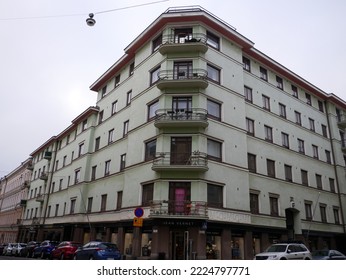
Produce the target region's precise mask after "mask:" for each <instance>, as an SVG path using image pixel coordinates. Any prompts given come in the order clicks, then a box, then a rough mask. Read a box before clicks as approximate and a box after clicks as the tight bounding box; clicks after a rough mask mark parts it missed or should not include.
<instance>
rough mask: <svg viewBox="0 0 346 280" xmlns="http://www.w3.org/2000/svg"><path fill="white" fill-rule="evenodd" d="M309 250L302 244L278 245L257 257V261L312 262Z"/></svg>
mask: <svg viewBox="0 0 346 280" xmlns="http://www.w3.org/2000/svg"><path fill="white" fill-rule="evenodd" d="M311 259H312V256H311V253H310V251H309V249H308V248H307V247H306V246H305V245H304V244H301V243H278V244H273V245H271V246H269V247H268V249H267V250H266V251H265V252H263V253H260V254H257V255H256V256H255V260H311Z"/></svg>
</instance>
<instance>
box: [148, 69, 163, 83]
mask: <svg viewBox="0 0 346 280" xmlns="http://www.w3.org/2000/svg"><path fill="white" fill-rule="evenodd" d="M160 69H161V67H160V66H159V67H157V68H155V69H154V70H152V71H151V72H150V85H153V84H155V83H156V82H157V81H158V80H159V72H160Z"/></svg>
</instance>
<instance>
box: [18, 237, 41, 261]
mask: <svg viewBox="0 0 346 280" xmlns="http://www.w3.org/2000/svg"><path fill="white" fill-rule="evenodd" d="M38 245H39V243H38V242H36V241H29V242H28V243H27V245H26V246H25V247H24V248H23V249H22V250H21V251H20V256H21V257H27V258H31V257H32V253H33V252H34V249H35V248H36V247H37V246H38Z"/></svg>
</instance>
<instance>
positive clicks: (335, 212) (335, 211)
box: [333, 207, 340, 225]
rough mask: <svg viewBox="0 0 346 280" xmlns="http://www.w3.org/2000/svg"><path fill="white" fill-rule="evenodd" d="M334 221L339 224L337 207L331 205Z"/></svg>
mask: <svg viewBox="0 0 346 280" xmlns="http://www.w3.org/2000/svg"><path fill="white" fill-rule="evenodd" d="M333 214H334V221H335V224H336V225H340V216H339V208H337V207H333Z"/></svg>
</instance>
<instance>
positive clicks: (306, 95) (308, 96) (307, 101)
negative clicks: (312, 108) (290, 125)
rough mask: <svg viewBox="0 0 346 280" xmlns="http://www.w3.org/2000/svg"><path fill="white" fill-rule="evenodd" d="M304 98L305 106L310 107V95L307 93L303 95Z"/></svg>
mask: <svg viewBox="0 0 346 280" xmlns="http://www.w3.org/2000/svg"><path fill="white" fill-rule="evenodd" d="M305 98H306V104H308V105H311V95H310V94H308V93H305Z"/></svg>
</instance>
